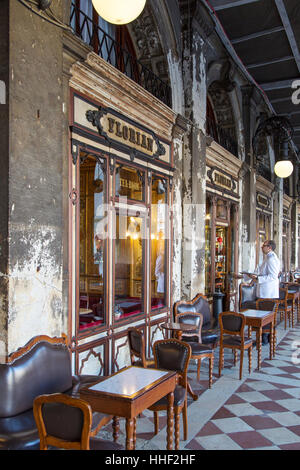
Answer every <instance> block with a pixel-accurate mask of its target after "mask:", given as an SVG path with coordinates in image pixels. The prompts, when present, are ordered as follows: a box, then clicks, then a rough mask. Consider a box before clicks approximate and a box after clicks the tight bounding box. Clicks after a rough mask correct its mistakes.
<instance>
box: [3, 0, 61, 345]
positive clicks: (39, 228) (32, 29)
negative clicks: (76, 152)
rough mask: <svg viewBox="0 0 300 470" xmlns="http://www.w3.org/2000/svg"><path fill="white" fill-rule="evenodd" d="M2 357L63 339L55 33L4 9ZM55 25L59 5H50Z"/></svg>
mask: <svg viewBox="0 0 300 470" xmlns="http://www.w3.org/2000/svg"><path fill="white" fill-rule="evenodd" d="M9 6H10V30H9V34H10V117H9V126H10V150H9V155H8V159H9V204H8V207H9V222H8V230H9V270H8V278H7V281H8V289H9V294H8V305H7V311H6V317H7V318H6V320H7V325H8V334H7V345H6V348H7V352H8V354H9V353H11V352H13V351H15V350H16V349H17V348H18V347H20V346H23V345H24V344H25V343H26V342H27V341H28V340H29V339H30V338H32V337H33V336H35V335H38V334H47V335H49V336H56V335H58V336H60V335H61V333H62V332H66V328H67V319H66V314H65V315H63V311H62V261H61V258H62V243H61V239H62V233H61V232H62V229H61V227H62V159H63V149H62V121H61V116H62V102H61V96H62V85H61V79H62V30H61V29H59V28H57V27H55V26H54V25H52V24H50V23H48V22H46V21H44V20H43V19H42V18H40V17H39V16H37V15H35V14H33V13H31V12H30V11H29V10H28V9H27V8H25V7H24V6H23V5H22V4H21V3H20V2H16V1H10V2H9ZM53 9H54V13H55V15H56V16H57V17H60V18H61V12H62V2H61V0H59V1H57V2H55V3H54V4H53Z"/></svg>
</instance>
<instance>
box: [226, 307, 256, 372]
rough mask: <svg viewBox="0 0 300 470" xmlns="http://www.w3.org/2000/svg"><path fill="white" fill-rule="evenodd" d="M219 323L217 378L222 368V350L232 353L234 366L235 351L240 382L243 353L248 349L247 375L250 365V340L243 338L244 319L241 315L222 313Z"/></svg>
mask: <svg viewBox="0 0 300 470" xmlns="http://www.w3.org/2000/svg"><path fill="white" fill-rule="evenodd" d="M219 323H220V357H219V376H221V370H222V369H223V367H224V348H229V349H231V350H232V351H233V352H234V364H236V351H238V350H239V351H240V380H241V379H242V375H243V359H244V351H245V350H247V349H248V358H249V373H250V372H251V365H252V339H251V338H248V337H245V325H246V319H245V317H244V315H243V314H241V313H237V312H222V313H220V315H219Z"/></svg>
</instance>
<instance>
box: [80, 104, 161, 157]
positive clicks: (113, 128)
mask: <svg viewBox="0 0 300 470" xmlns="http://www.w3.org/2000/svg"><path fill="white" fill-rule="evenodd" d="M86 119H87V120H88V121H89V122H90V123H92V125H93V126H95V127H96V128H97V129H98V132H99V134H100V135H101V136H103V137H105V138H106V139H108V140H109V141H110V142H111V143H112V142H116V143H118V144H120V145H121V146H122V147H124V146H126V147H127V148H128V147H129V148H130V149H131V150H132V151H133V152H135V153H143V154H146V155H147V156H149V157H152V158H159V157H160V156H161V155H164V154H165V153H166V149H165V147H164V146H163V144H162V143H161V142H160V141H159V139H158V137H157V136H156V135H155V134H154V132H151V131H149V130H147V129H145V128H143V127H142V126H139V125H138V124H136V123H134V122H133V121H131V120H127V119H126V118H124V117H123V116H121V115H120V114H119V113H117V112H115V111H113V110H111V109H108V108H102V107H101V106H100V107H99V108H98V110H97V111H96V110H88V111H87V112H86ZM131 154H132V152H131Z"/></svg>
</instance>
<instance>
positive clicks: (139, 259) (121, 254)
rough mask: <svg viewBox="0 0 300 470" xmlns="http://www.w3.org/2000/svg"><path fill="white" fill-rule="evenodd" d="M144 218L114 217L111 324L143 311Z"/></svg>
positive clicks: (119, 215) (120, 215) (118, 215)
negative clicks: (113, 298)
mask: <svg viewBox="0 0 300 470" xmlns="http://www.w3.org/2000/svg"><path fill="white" fill-rule="evenodd" d="M144 242H145V219H143V218H142V217H137V216H130V215H122V214H117V215H116V226H115V285H114V290H115V302H114V312H113V315H114V321H115V322H117V321H120V320H122V319H124V318H127V317H130V316H132V315H140V314H141V313H143V311H144V306H143V299H144V289H143V286H144V267H145V261H144V252H145V250H144Z"/></svg>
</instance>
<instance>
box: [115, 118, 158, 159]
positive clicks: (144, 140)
mask: <svg viewBox="0 0 300 470" xmlns="http://www.w3.org/2000/svg"><path fill="white" fill-rule="evenodd" d="M107 121H108V127H107V132H108V133H109V134H113V136H115V137H118V138H120V139H121V140H123V141H124V142H127V141H129V142H131V143H132V144H134V145H135V146H136V147H142V148H143V149H145V150H146V151H147V152H150V153H153V139H151V138H150V137H148V136H147V134H143V133H141V132H139V131H137V130H136V129H134V127H130V126H127V125H126V124H124V123H122V122H121V121H118V120H117V119H114V118H112V117H108V118H107Z"/></svg>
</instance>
